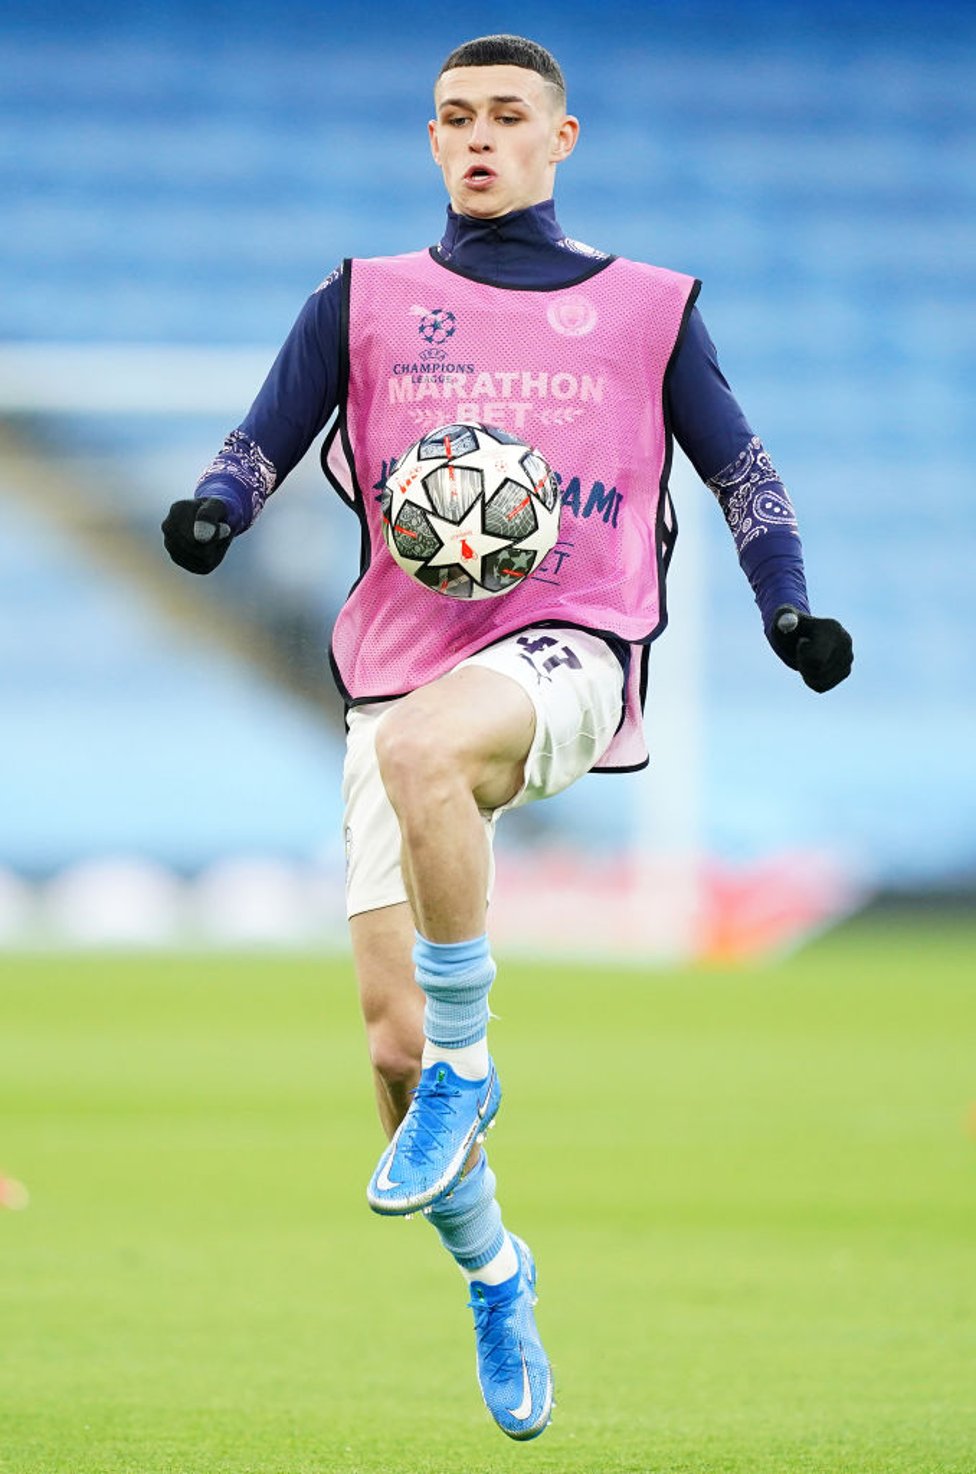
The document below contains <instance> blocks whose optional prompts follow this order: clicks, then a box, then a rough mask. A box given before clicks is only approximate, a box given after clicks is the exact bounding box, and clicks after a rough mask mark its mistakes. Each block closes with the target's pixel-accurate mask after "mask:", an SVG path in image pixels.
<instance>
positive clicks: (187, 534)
mask: <svg viewBox="0 0 976 1474" xmlns="http://www.w3.org/2000/svg"><path fill="white" fill-rule="evenodd" d="M233 536H234V534H233V531H232V529H231V526H230V523H229V522H228V521H227V503H226V502H223V501H221V499H220V497H219V496H208V497H203V498H202V499H201V500H200V501H196V500H192V501H183V502H174V503H173V505H172V506H171V507H170V509H169V511H168V512H167V514H166V519H165V521H164V522H163V544H164V546H165V548H166V551H167V553H169V555H170V557H171V558H172V560H173V562H174V563H178V564H179V565H180V567H181V568H186V569H188V570H189V572H190V573H213V571H214V569H215V568H216V567H217V564H218V563H219V562H220V561H221V559H222V558H223V556H224V554H225V553H226V552H227V549H228V548H229V547H230V544H231V539H232V538H233Z"/></svg>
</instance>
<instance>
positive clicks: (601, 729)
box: [343, 629, 623, 916]
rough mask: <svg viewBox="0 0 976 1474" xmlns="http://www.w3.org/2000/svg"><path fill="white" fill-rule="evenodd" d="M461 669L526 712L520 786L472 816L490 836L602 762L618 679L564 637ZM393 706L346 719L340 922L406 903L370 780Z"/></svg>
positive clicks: (614, 664) (617, 702)
mask: <svg viewBox="0 0 976 1474" xmlns="http://www.w3.org/2000/svg"><path fill="white" fill-rule="evenodd" d="M468 666H473V667H482V668H485V669H488V670H492V671H495V672H498V673H499V674H501V675H504V676H506V677H508V678H509V679H510V680H512V681H515V682H516V683H517V684H518V685H519V686H521V687H522V690H523V691H525V692H526V694H527V695H528V697H529V700H530V701H531V703H532V706H533V709H534V711H535V732H534V734H533V736H532V739H531V745H530V746H529V750H528V755H527V757H526V759H525V762H524V772H523V777H522V783H521V786H520V787H519V788H518V790H517V791H516V792H515V793H514V796H513V797H512V798H510V799H509V800H508V801H507V802H505V803H503V804H501V805H499V806H498V807H497V808H492V809H483V810H482V812H483V815H484V819H485V823H486V826H487V829H488V834H489V836H490V834H491V831H492V828H493V825H494V821H495V819H496V818H497V817H498V815H499V814H501V813H504V812H505V811H506V810H508V809H511V808H516V807H518V806H519V805H521V804H525V803H530V802H531V801H532V800H533V799H537V798H548V797H550V796H551V795H552V794H555V793H559V792H561V790H562V789H564V788H568V787H569V785H570V784H571V783H574V782H575V781H576V779H577V778H579V777H581V776H582V775H583V774H584V773H586V772H588V771H589V769H590V768H591V767H592V766H593V764H594V763H595V762H597V761H598V760H599V758H600V757H602V755H603V753H604V752H605V751H606V749H607V747H608V746H609V744H610V740H611V738H612V737H613V735H614V733H615V732H616V730H617V727H618V726H619V724H620V719H621V715H622V711H623V671H622V669H621V666H620V662H619V661H618V660H617V658H616V656H615V655H614V654H613V651H612V650H611V649H610V648H609V646H607V645H606V644H605V643H604V641H603V640H600V639H599V638H598V637H597V636H595V635H589V634H586V633H585V632H584V631H581V630H574V629H533V630H529V631H526V632H525V633H523V634H520V635H512V636H510V637H508V638H507V639H505V640H501V641H499V642H498V644H496V645H491V646H489V647H488V649H486V650H482V651H479V652H478V654H476V655H472V656H470V657H469V658H468V659H467V660H465V661H462V662H460V664H459V665H458V667H457V668H456V669H457V671H458V672H460V671H463V670H464V668H465V667H468ZM450 680H451V677H450V676H448V677H445V678H444V679H443V683H442V684H443V686H444V687H445V688H447V686H448V683H449V682H450ZM401 699H406V698H401ZM397 704H398V703H397V702H391V701H387V702H375V703H371V704H369V705H367V706H360V707H354V708H353V709H352V710H351V711H350V713H349V731H348V736H347V742H346V761H345V767H344V771H343V798H344V801H345V818H344V824H345V847H346V899H347V911H348V914H349V915H350V916H354V915H357V914H358V913H360V912H362V911H370V910H374V909H378V908H379V907H381V906H392V905H396V904H397V903H398V902H401V901H405V900H406V899H407V892H406V887H405V886H404V883H403V875H402V872H401V869H400V826H399V823H398V821H397V816H396V814H395V812H394V810H393V806H392V804H391V803H390V800H389V798H388V796H387V793H386V789H385V788H384V786H383V780H382V778H381V777H380V772H379V765H378V763H377V760H376V745H375V744H376V730H377V727H378V725H379V723H380V721H381V720H382V719H383V717H384V716H385V715H386V713H387V712H388V711H390V710H391V708H393V707H395V706H396V705H397Z"/></svg>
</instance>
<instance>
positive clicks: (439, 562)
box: [427, 496, 511, 583]
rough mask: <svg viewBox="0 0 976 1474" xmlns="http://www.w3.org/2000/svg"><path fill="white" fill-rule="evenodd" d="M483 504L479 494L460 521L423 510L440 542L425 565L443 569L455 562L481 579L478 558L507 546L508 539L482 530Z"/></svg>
mask: <svg viewBox="0 0 976 1474" xmlns="http://www.w3.org/2000/svg"><path fill="white" fill-rule="evenodd" d="M484 507H485V499H484V497H483V496H479V498H478V500H477V501H476V502H475V503H474V504H473V505H472V506H470V507H469V508H468V510H467V512H465V514H464V516H463V518H462V519H461V521H460V522H451V521H450V520H449V519H448V518H447V517H438V516H437V514H436V512H428V513H427V520H428V522H429V523H430V525H431V527H432V528H433V530H434V532H435V533H436V534H437V536H438V537H439V538H440V541H441V546H440V548H439V549H438V550H437V552H436V553H434V555H433V556H432V557H430V558H428V559H427V567H428V568H446V567H447V566H448V565H450V564H453V563H457V564H459V565H460V567H462V568H463V569H464V571H465V573H469V574H470V575H471V577H472V578H473V579H474V580H475V582H476V583H481V582H482V581H483V580H482V560H483V559H484V558H487V557H488V555H489V553H495V552H497V551H498V549H499V548H507V547H508V546H509V544H510V541H511V540H510V539H509V538H507V537H494V536H492V534H491V533H490V532H485V530H484V526H483V522H484Z"/></svg>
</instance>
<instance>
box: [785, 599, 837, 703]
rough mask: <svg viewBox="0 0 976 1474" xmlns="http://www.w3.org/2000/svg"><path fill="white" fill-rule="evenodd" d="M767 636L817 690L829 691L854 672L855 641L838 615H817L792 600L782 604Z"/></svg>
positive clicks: (788, 662)
mask: <svg viewBox="0 0 976 1474" xmlns="http://www.w3.org/2000/svg"><path fill="white" fill-rule="evenodd" d="M767 639H768V640H769V643H770V644H771V645H772V647H773V649H774V650H775V651H776V654H777V655H778V656H779V658H780V660H782V661H783V662H784V663H785V664H786V665H788V666H789V667H790V669H791V670H798V671H799V672H800V675H801V676H802V677H803V679H804V681H805V682H806V684H807V685H808V686H809V687H810V689H811V690H813V691H829V690H831V688H832V687H834V686H839V685H840V683H841V681H845V680H846V679H847V677H848V676H849V675H850V673H851V666H852V665H853V663H854V642H853V640H852V639H851V637H850V635H849V634H848V633H847V631H846V629H845V628H844V626H843V625H842V624H838V623H837V620H836V619H815V618H814V616H813V615H812V614H801V613H800V611H799V609H794V608H793V605H792V604H781V605H780V607H779V608H778V609H777V611H776V613H775V614H774V615H773V624H772V628H771V629H770V630H769V631H768V633H767Z"/></svg>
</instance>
